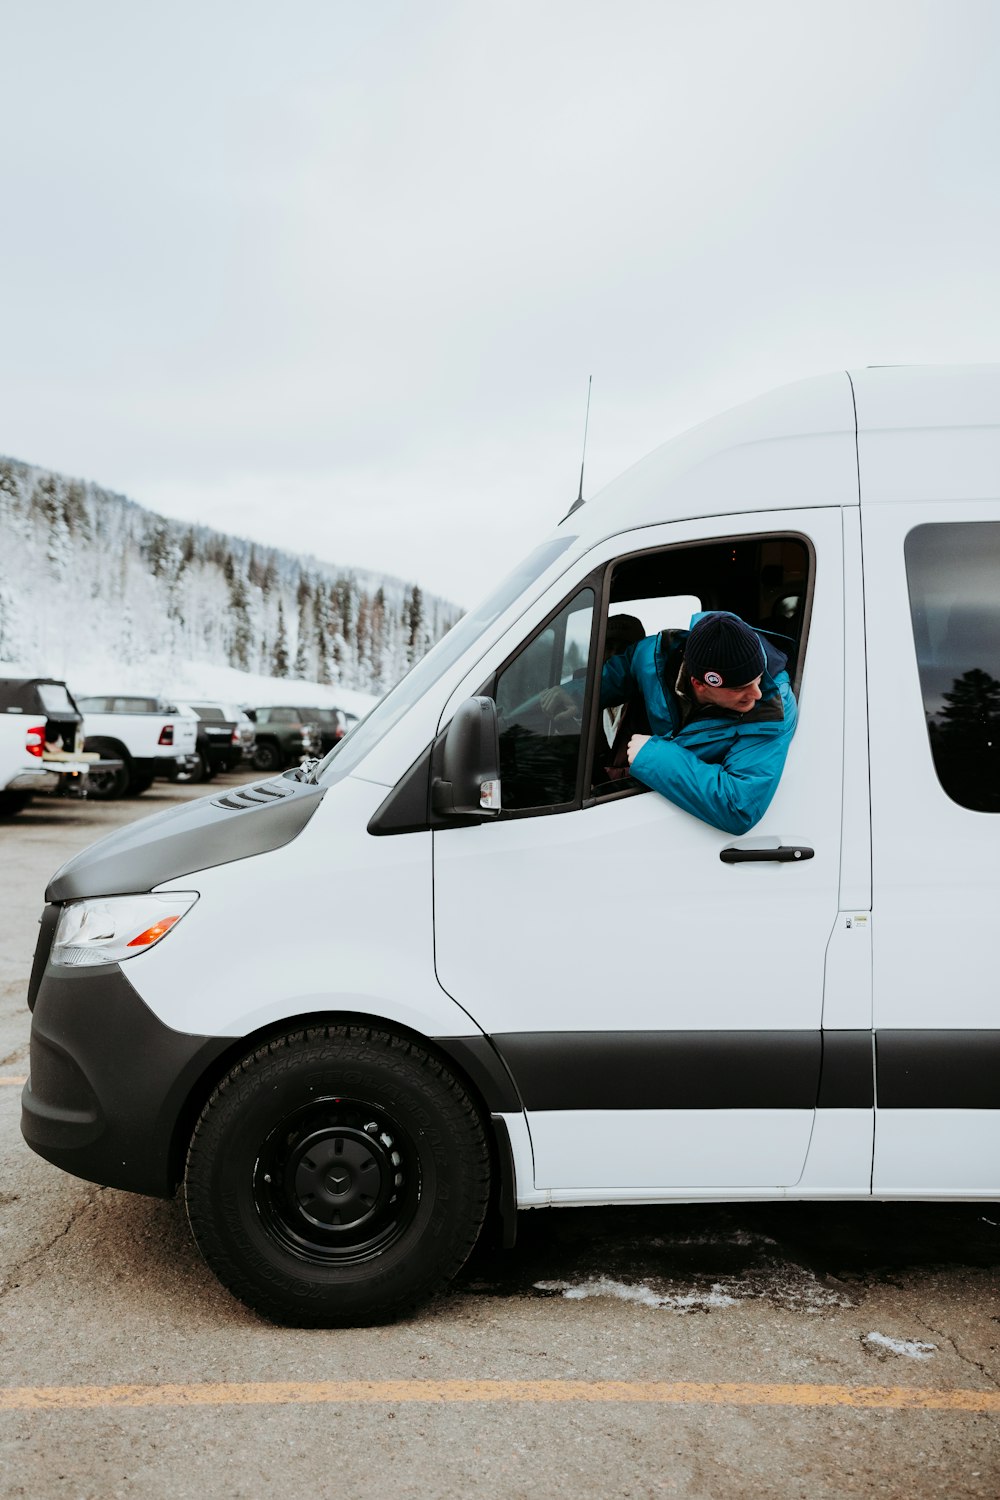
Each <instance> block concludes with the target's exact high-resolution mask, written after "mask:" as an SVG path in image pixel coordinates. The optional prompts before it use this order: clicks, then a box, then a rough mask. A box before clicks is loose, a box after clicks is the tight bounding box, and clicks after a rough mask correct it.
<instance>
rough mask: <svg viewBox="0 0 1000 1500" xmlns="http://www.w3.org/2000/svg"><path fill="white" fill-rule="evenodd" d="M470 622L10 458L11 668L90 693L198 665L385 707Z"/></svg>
mask: <svg viewBox="0 0 1000 1500" xmlns="http://www.w3.org/2000/svg"><path fill="white" fill-rule="evenodd" d="M460 614H461V610H459V609H458V608H457V606H455V605H452V604H449V603H447V602H446V601H445V600H442V599H438V598H434V597H433V596H429V595H425V594H424V593H423V592H422V590H421V589H420V587H419V585H417V584H416V583H406V582H403V581H401V580H400V579H398V578H389V577H380V576H378V575H373V574H370V573H363V572H358V571H357V570H352V569H348V568H343V567H337V566H336V565H335V564H332V563H324V562H320V561H318V560H317V559H316V558H314V557H302V556H298V555H296V554H293V553H290V552H283V551H280V550H278V549H276V548H273V547H265V546H261V545H260V544H259V543H255V542H251V541H248V540H246V539H245V538H243V537H235V536H227V535H225V534H223V533H221V532H218V531H213V530H210V529H209V528H208V527H206V526H190V525H188V524H186V523H184V522H181V521H171V520H168V519H166V518H165V517H163V516H158V515H155V514H154V513H153V512H152V511H148V510H145V509H143V507H142V506H140V505H137V504H136V503H135V502H134V501H132V500H129V499H127V498H126V497H125V496H124V495H116V494H114V493H112V492H111V491H109V490H104V489H101V488H100V487H99V486H98V485H96V484H91V483H86V482H83V481H81V480H76V479H67V478H66V477H65V476H63V475H61V474H55V473H52V472H51V471H49V470H46V469H39V468H36V467H33V466H32V465H30V464H25V463H20V462H18V461H17V460H15V459H9V458H0V661H13V662H17V663H19V664H20V665H21V666H22V667H23V668H24V669H25V670H27V671H30V672H33V673H37V674H38V675H45V676H53V677H59V678H65V679H66V680H69V681H71V682H76V683H77V684H78V685H79V686H80V687H81V689H82V690H85V691H113V690H114V688H115V686H116V685H119V686H121V687H123V688H124V687H130V688H131V689H132V690H135V689H136V687H137V686H138V680H139V679H145V680H146V682H147V683H148V686H147V689H146V690H147V691H160V690H161V689H166V688H167V687H168V685H170V684H171V683H173V684H174V685H176V684H177V683H182V682H183V680H184V679H189V680H190V679H191V678H192V675H194V676H197V675H198V668H199V666H202V667H203V668H204V669H205V673H206V675H207V673H208V672H209V670H212V671H216V672H217V671H218V670H219V669H221V668H229V669H237V670H238V671H239V672H240V673H248V674H252V675H254V676H255V677H263V678H269V679H278V680H279V681H280V680H282V679H284V680H292V679H294V680H306V681H312V682H316V683H322V684H328V685H329V686H330V687H331V688H333V689H334V690H343V689H348V690H351V689H354V690H357V691H358V692H359V693H362V694H366V695H367V694H374V695H381V694H382V693H383V692H385V691H386V690H387V689H388V688H390V687H391V686H392V684H393V683H394V682H396V681H397V680H398V679H399V677H401V676H402V674H403V672H404V671H405V670H406V668H407V667H408V666H409V665H410V664H411V663H412V662H414V661H415V660H417V658H418V657H420V656H422V655H423V654H424V652H425V651H426V650H427V649H428V648H429V647H430V646H431V645H433V643H434V642H435V641H436V640H437V639H438V638H439V637H440V636H442V635H443V634H444V633H445V631H446V630H448V629H449V628H450V627H451V626H452V625H453V624H454V622H455V621H456V620H457V619H458V618H459V615H460ZM109 672H110V673H111V675H112V676H114V677H115V678H116V679H117V682H116V681H112V680H111V677H109V675H108V674H109ZM95 675H100V676H101V678H102V679H103V684H104V685H102V686H100V687H99V686H98V683H97V682H96V681H95V680H94V679H95ZM154 679H155V680H154ZM233 680H234V681H235V680H236V679H235V674H234V678H233ZM276 686H277V684H276ZM280 696H281V695H279V694H277V693H276V694H275V697H274V699H272V701H275V700H276V699H278V698H279V697H280Z"/></svg>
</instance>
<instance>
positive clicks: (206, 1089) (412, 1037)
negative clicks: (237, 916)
mask: <svg viewBox="0 0 1000 1500" xmlns="http://www.w3.org/2000/svg"><path fill="white" fill-rule="evenodd" d="M324 1026H347V1027H351V1026H356V1027H358V1028H359V1029H365V1030H368V1029H372V1030H376V1031H382V1032H387V1033H390V1034H391V1035H393V1036H397V1037H400V1038H402V1039H404V1040H406V1041H410V1042H413V1043H414V1044H415V1045H416V1046H419V1047H422V1048H423V1049H424V1050H425V1051H427V1052H429V1053H430V1054H431V1055H432V1056H436V1057H437V1058H438V1059H439V1061H441V1062H443V1063H444V1064H445V1066H446V1067H447V1068H448V1070H449V1072H451V1073H452V1075H453V1076H454V1077H455V1078H456V1080H457V1081H458V1082H459V1083H461V1085H462V1087H463V1088H464V1089H465V1090H466V1092H467V1093H468V1095H469V1098H470V1099H471V1101H472V1103H473V1104H474V1106H475V1108H476V1111H477V1113H478V1114H479V1118H480V1120H481V1121H482V1125H483V1129H484V1132H485V1134H486V1140H487V1143H488V1146H489V1152H490V1169H491V1172H490V1176H491V1186H490V1206H489V1210H488V1212H487V1217H486V1225H485V1227H484V1232H485V1233H487V1234H489V1233H490V1232H491V1230H492V1233H493V1235H494V1237H495V1238H496V1239H497V1240H498V1241H499V1242H500V1243H502V1245H503V1247H504V1248H505V1249H510V1248H511V1247H512V1246H513V1244H514V1240H515V1232H516V1231H515V1225H516V1219H517V1180H516V1173H515V1168H514V1154H513V1151H512V1149H511V1143H510V1137H509V1135H508V1131H507V1126H506V1124H505V1122H504V1119H503V1115H504V1114H511V1113H521V1112H523V1109H524V1105H523V1103H522V1101H521V1097H520V1094H519V1093H518V1090H517V1086H516V1084H515V1083H514V1080H513V1078H512V1077H511V1074H510V1071H509V1070H508V1068H507V1065H506V1063H505V1062H504V1061H503V1059H502V1057H501V1056H500V1054H499V1053H498V1052H497V1050H496V1048H495V1047H494V1046H493V1043H492V1042H491V1041H490V1039H489V1037H487V1036H485V1035H483V1034H480V1035H479V1036H465V1037H429V1036H425V1035H424V1034H423V1033H421V1032H419V1031H416V1030H414V1029H413V1028H412V1027H409V1026H405V1025H402V1024H401V1023H399V1022H398V1021H389V1020H386V1018H385V1017H384V1016H378V1015H369V1014H366V1013H364V1012H362V1011H322V1012H317V1011H313V1012H307V1013H306V1014H304V1015H298V1016H283V1017H281V1018H280V1019H278V1020H275V1021H272V1022H269V1023H268V1024H267V1025H266V1026H262V1027H260V1028H259V1030H257V1031H251V1032H247V1033H246V1035H244V1036H240V1037H234V1038H233V1040H232V1045H231V1046H229V1047H226V1048H225V1049H224V1050H223V1051H221V1052H219V1053H217V1054H216V1055H215V1056H214V1057H213V1058H212V1060H211V1062H210V1063H209V1065H208V1067H207V1068H206V1069H205V1070H204V1071H203V1072H202V1073H201V1074H200V1075H199V1077H198V1079H197V1081H196V1082H195V1084H194V1085H193V1087H192V1088H191V1089H190V1090H189V1091H188V1093H187V1095H186V1097H185V1099H184V1101H183V1103H182V1106H181V1109H180V1111H179V1113H178V1115H177V1118H176V1120H175V1122H174V1128H173V1132H172V1135H171V1139H170V1148H169V1157H168V1171H169V1178H170V1184H171V1188H172V1190H173V1191H176V1190H177V1188H178V1187H179V1185H180V1183H181V1181H182V1179H183V1176H184V1163H185V1158H186V1156H187V1148H188V1144H189V1143H190V1140H191V1136H192V1135H193V1133H194V1128H195V1125H196V1124H197V1122H198V1118H199V1116H200V1115H201V1112H202V1110H203V1109H204V1108H205V1105H206V1104H207V1103H208V1100H209V1099H210V1097H211V1095H212V1093H213V1091H214V1090H215V1089H216V1088H217V1087H218V1085H219V1084H220V1083H221V1082H222V1080H223V1078H225V1076H226V1074H227V1073H229V1072H230V1071H231V1070H232V1069H233V1068H234V1067H236V1065H237V1064H238V1063H239V1062H240V1061H241V1060H242V1059H243V1058H245V1057H247V1056H249V1055H250V1054H251V1053H253V1052H256V1051H257V1050H258V1048H260V1047H265V1046H267V1044H268V1042H270V1041H273V1040H274V1039H275V1038H277V1037H280V1036H285V1035H287V1034H288V1033H289V1032H294V1031H310V1030H316V1029H317V1028H322V1027H324Z"/></svg>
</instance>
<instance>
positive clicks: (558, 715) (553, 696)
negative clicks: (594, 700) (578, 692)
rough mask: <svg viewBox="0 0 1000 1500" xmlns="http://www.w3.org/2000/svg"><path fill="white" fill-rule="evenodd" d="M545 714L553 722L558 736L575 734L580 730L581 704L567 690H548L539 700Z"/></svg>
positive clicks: (559, 688)
mask: <svg viewBox="0 0 1000 1500" xmlns="http://www.w3.org/2000/svg"><path fill="white" fill-rule="evenodd" d="M538 703H539V707H540V708H541V710H542V713H543V714H546V715H547V716H548V717H549V718H550V719H551V720H552V728H553V729H554V730H555V732H556V734H574V733H575V732H576V731H578V730H579V728H580V704H579V703H578V702H577V700H576V699H575V698H574V697H573V696H572V695H571V694H570V693H567V692H566V689H565V688H561V687H554V688H546V690H545V692H544V693H542V695H541V697H540V698H539V700H538Z"/></svg>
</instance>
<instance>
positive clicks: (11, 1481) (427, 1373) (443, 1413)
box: [0, 776, 1000, 1500]
mask: <svg viewBox="0 0 1000 1500" xmlns="http://www.w3.org/2000/svg"><path fill="white" fill-rule="evenodd" d="M240 779H243V780H247V779H250V778H248V777H243V778H240V777H238V776H231V777H225V778H220V779H219V781H218V782H217V783H213V785H212V787H211V788H205V787H175V786H170V785H168V784H167V783H163V782H157V783H156V784H155V785H154V787H153V788H152V789H151V790H150V791H149V792H148V793H146V794H145V795H144V796H142V797H140V798H138V799H135V800H132V801H128V800H126V801H122V802H118V803H90V802H87V801H73V800H67V799H44V798H43V799H38V800H37V801H36V802H35V803H34V804H33V806H32V807H31V808H30V809H29V810H28V811H27V812H25V813H24V814H22V815H21V816H20V817H18V818H17V819H15V820H13V821H12V822H9V823H5V824H0V854H2V858H0V912H2V914H3V915H2V920H0V1215H2V1217H0V1367H2V1378H0V1473H2V1475H3V1484H2V1490H0V1493H2V1494H3V1496H4V1497H8V1496H10V1497H13V1496H29V1495H30V1496H32V1497H35V1500H39V1497H41V1500H49V1497H53V1500H62V1497H66V1500H70V1497H72V1500H82V1497H94V1500H98V1497H100V1500H104V1497H108V1496H119V1495H121V1496H131V1495H135V1494H138V1493H140V1492H141V1493H142V1494H143V1495H144V1496H147V1497H158V1496H164V1497H165V1496H179V1497H186V1496H199V1497H214V1496H227V1497H228V1496H233V1497H241V1496H246V1497H259V1496H261V1495H266V1494H269V1493H271V1492H278V1491H279V1488H280V1489H282V1490H284V1489H285V1488H287V1489H289V1490H297V1491H300V1492H308V1493H310V1494H314V1495H318V1496H334V1495H336V1496H339V1497H350V1500H368V1497H376V1496H378V1497H382V1496H384V1495H385V1494H387V1493H390V1494H393V1495H395V1496H409V1495H414V1496H416V1495H419V1496H422V1497H425V1500H426V1497H428V1496H467V1495H471V1496H478V1495H487V1494H488V1495H491V1496H496V1497H501V1500H503V1497H517V1496H525V1497H529V1496H556V1495H564V1494H567V1493H575V1494H578V1495H581V1496H588V1497H589V1496H595V1497H598V1496H601V1497H604V1496H627V1497H645V1496H661V1495H667V1496H680V1497H690V1500H728V1497H742V1496H751V1495H752V1496H755V1497H775V1500H778V1497H781V1500H785V1497H800V1496H801V1497H806V1496H808V1497H810V1500H826V1497H830V1500H833V1497H840V1496H843V1495H866V1496H867V1495H873V1496H907V1497H920V1496H938V1495H940V1496H949V1497H960V1496H984V1497H989V1500H995V1497H996V1496H997V1495H998V1494H1000V1440H998V1433H1000V1379H998V1377H1000V1353H998V1346H1000V1298H998V1296H997V1272H998V1267H1000V1204H997V1205H995V1206H994V1205H990V1204H985V1205H984V1204H957V1205H956V1204H940V1203H935V1204H853V1205H841V1204H835V1203H814V1204H805V1205H803V1204H793V1203H780V1204H760V1203H758V1204H752V1205H732V1204H730V1205H701V1206H696V1207H692V1206H678V1207H662V1208H647V1209H641V1210H640V1209H626V1210H622V1209H617V1210H612V1209H587V1210H547V1211H539V1212H533V1213H528V1214H524V1215H522V1217H521V1225H520V1229H519V1239H518V1244H517V1246H516V1248H515V1249H514V1250H512V1251H509V1252H505V1253H501V1252H498V1251H495V1250H493V1249H491V1248H489V1247H483V1248H481V1249H480V1250H479V1251H477V1252H476V1254H475V1255H474V1257H473V1259H472V1261H471V1262H470V1263H469V1265H468V1266H467V1267H466V1269H465V1271H464V1272H463V1273H462V1275H461V1277H460V1279H459V1281H458V1283H457V1284H456V1286H455V1287H454V1288H453V1290H452V1292H451V1293H450V1295H448V1296H446V1297H444V1298H441V1299H440V1300H438V1301H437V1302H435V1303H434V1304H432V1305H431V1306H430V1307H429V1308H427V1309H425V1310H424V1311H423V1312H422V1313H420V1314H419V1315H418V1316H416V1317H414V1318H413V1319H411V1320H409V1321H408V1322H405V1323H402V1324H398V1325H396V1326H393V1327H389V1328H378V1329H368V1330H349V1331H336V1332H327V1331H303V1330H294V1329H279V1328H274V1327H271V1326H270V1325H268V1324H266V1323H263V1322H261V1321H260V1320H259V1319H258V1318H256V1317H255V1316H254V1315H252V1314H251V1313H249V1312H247V1311H246V1310H245V1309H244V1308H242V1307H241V1306H240V1305H239V1304H238V1303H236V1302H234V1301H233V1300H232V1298H231V1297H230V1296H229V1295H228V1294H227V1293H226V1292H225V1291H224V1290H223V1289H222V1288H221V1287H220V1286H219V1285H218V1283H217V1282H216V1281H215V1280H214V1278H213V1277H212V1275H211V1274H210V1273H209V1272H208V1270H207V1269H206V1268H205V1267H204V1265H203V1264H202V1262H201V1260H200V1259H199V1257H198V1254H197V1252H196V1250H195V1249H194V1246H193V1244H192V1242H191V1240H190V1237H189V1234H188V1230H187V1225H186V1221H185V1216H184V1211H183V1207H182V1205H181V1204H180V1203H179V1202H161V1201H158V1200H153V1199H147V1198H140V1197H135V1196H131V1195H128V1194H124V1193H119V1192H115V1191H113V1190H110V1189H103V1188H99V1187H96V1186H94V1185H92V1184H87V1183H83V1182H80V1181H77V1180H75V1179H73V1178H70V1177H68V1176H66V1175H64V1174H63V1173H61V1172H59V1171H58V1170H57V1169H56V1168H54V1167H51V1166H49V1165H48V1164H47V1163H45V1162H43V1161H41V1160H39V1159H38V1158H36V1157H35V1156H33V1155H32V1153H31V1152H29V1151H28V1150H27V1148H26V1147H25V1146H24V1145H23V1143H22V1141H21V1137H20V1133H19V1130H18V1118H19V1095H20V1080H22V1079H23V1077H24V1076H25V1074H26V1072H27V1059H28V1026H29V1016H28V1012H27V1008H26V1005H25V1000H24V995H25V989H26V983H27V978H28V971H29V968H30V962H31V955H32V951H33V947H34V940H35V927H36V920H37V917H38V914H39V911H40V909H41V904H42V899H43V891H44V887H45V884H46V881H47V879H48V877H49V876H50V875H51V873H52V872H53V870H54V869H55V868H56V867H57V866H58V865H59V864H60V863H61V862H62V861H63V860H64V859H66V858H67V857H68V856H69V855H70V854H71V853H73V852H74V851H75V850H77V849H79V848H81V847H83V846H85V845H86V844H88V843H90V842H91V841H92V840H93V839H95V838H97V837H99V836H100V835H101V834H102V833H104V832H106V831H109V830H110V829H112V828H114V827H117V826H119V825H120V824H121V823H122V822H123V821H125V820H132V819H134V818H138V817H143V816H146V815H148V814H150V813H152V812H155V811H157V810H159V809H162V808H165V807H169V806H172V805H174V804H175V802H176V801H177V800H178V799H184V800H188V799H190V798H193V797H195V796H199V795H206V794H213V793H214V792H215V791H216V790H217V789H218V788H220V787H221V786H222V785H230V786H231V785H233V784H234V783H235V782H236V781H238V780H240Z"/></svg>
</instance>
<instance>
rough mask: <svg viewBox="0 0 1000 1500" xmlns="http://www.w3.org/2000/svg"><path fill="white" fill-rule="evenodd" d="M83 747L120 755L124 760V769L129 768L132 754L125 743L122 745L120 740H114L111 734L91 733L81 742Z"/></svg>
mask: <svg viewBox="0 0 1000 1500" xmlns="http://www.w3.org/2000/svg"><path fill="white" fill-rule="evenodd" d="M83 748H84V750H85V751H87V750H100V751H105V752H110V753H111V754H112V755H117V756H119V757H120V759H121V760H123V761H124V763H125V769H126V770H130V769H131V766H132V760H133V756H132V755H131V753H130V752H129V750H128V747H127V746H126V745H124V744H123V743H122V741H121V740H116V739H114V738H113V737H112V736H111V735H108V734H93V735H88V736H87V738H86V739H85V740H84V742H83Z"/></svg>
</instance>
